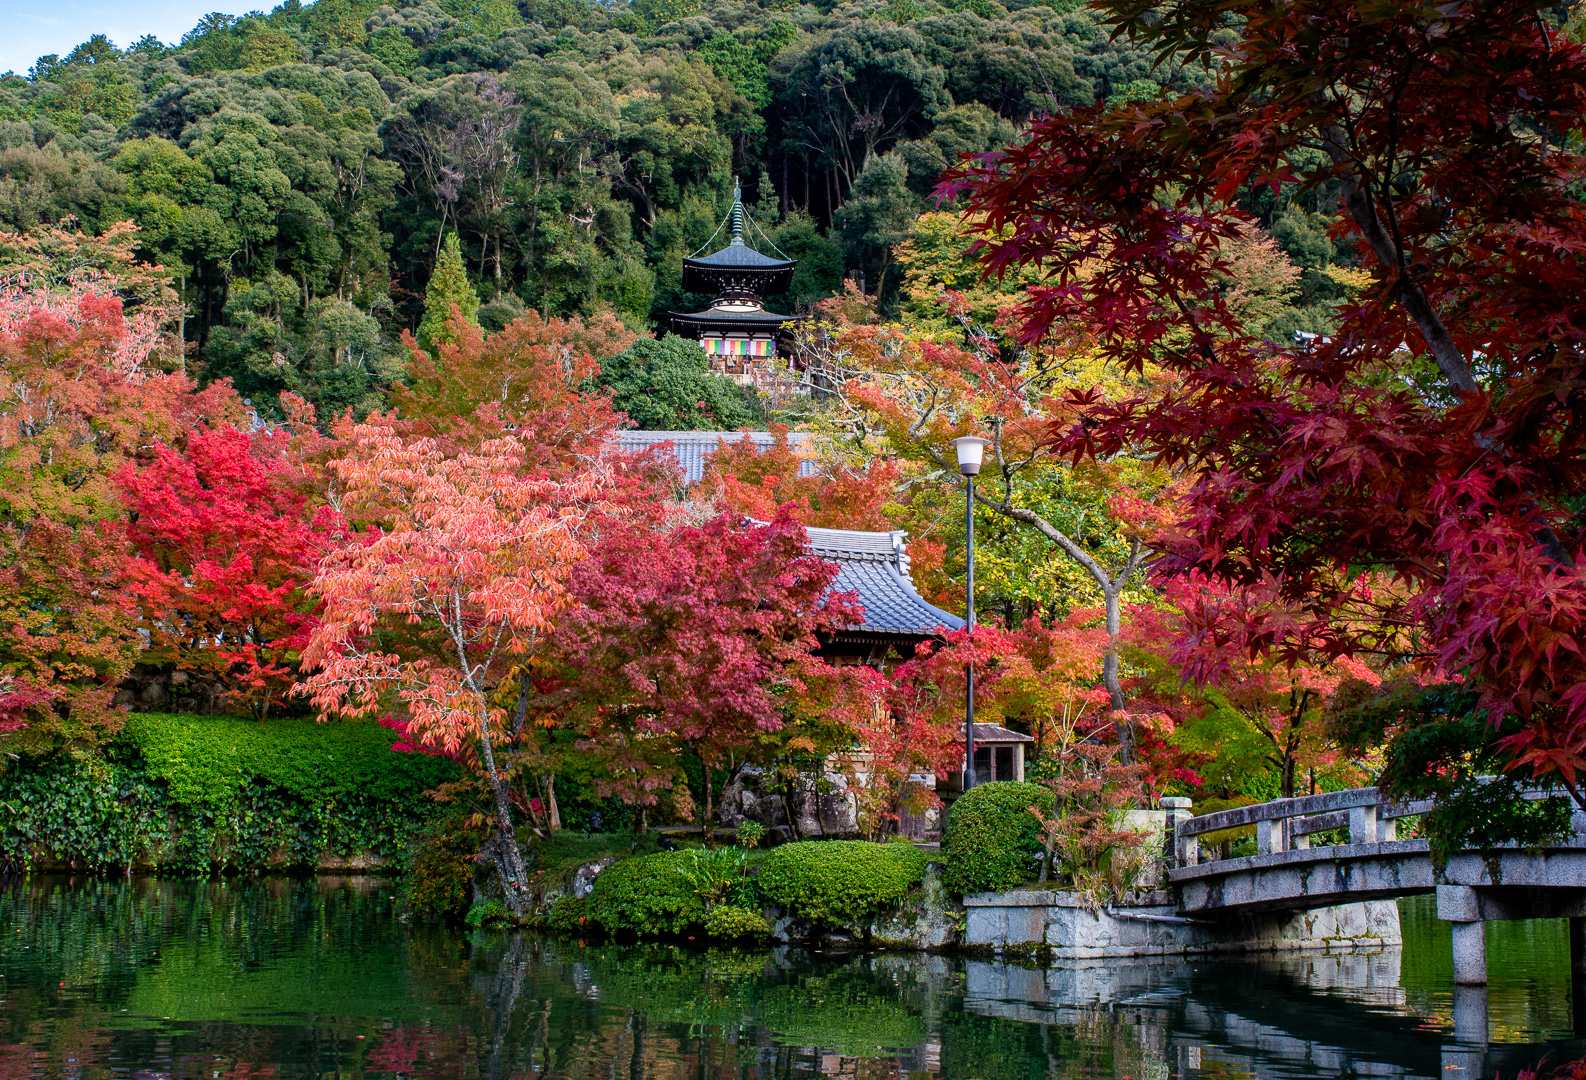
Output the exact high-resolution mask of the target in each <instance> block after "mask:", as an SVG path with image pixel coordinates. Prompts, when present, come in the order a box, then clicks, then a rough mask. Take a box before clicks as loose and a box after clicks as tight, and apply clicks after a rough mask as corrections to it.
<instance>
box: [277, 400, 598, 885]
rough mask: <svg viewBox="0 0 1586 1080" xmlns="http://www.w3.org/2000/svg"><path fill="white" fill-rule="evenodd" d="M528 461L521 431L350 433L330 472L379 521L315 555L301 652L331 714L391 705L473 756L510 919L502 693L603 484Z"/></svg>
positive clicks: (420, 731)
mask: <svg viewBox="0 0 1586 1080" xmlns="http://www.w3.org/2000/svg"><path fill="white" fill-rule="evenodd" d="M529 456H530V451H529V450H528V449H527V448H525V447H524V445H523V444H522V443H521V442H520V441H519V440H518V439H517V438H514V437H513V436H511V435H497V436H495V437H490V438H482V439H480V440H478V441H477V442H476V443H474V444H473V445H471V446H469V447H467V448H466V449H462V450H451V449H448V448H446V447H443V446H442V445H441V444H440V443H439V442H437V441H436V440H434V439H430V438H412V437H405V436H404V435H402V434H400V433H399V432H398V431H397V430H395V429H394V428H393V426H392V425H391V423H390V422H389V421H387V420H382V419H378V418H376V419H374V420H372V421H371V422H370V423H367V424H363V425H359V426H357V427H355V428H354V429H353V431H352V433H351V445H350V448H349V452H348V453H347V454H346V455H345V456H343V457H340V458H338V459H335V460H333V461H331V462H330V471H331V474H332V476H333V477H334V478H335V479H336V480H337V481H338V482H339V484H340V485H341V487H342V488H343V492H342V497H341V502H342V505H343V507H344V508H345V509H346V510H347V512H348V514H349V516H351V517H355V518H357V517H362V518H364V519H366V520H372V521H374V522H377V524H375V525H373V526H372V527H370V528H369V529H368V530H367V532H366V534H365V535H363V536H361V537H359V538H358V539H357V540H356V542H350V543H348V544H346V545H345V546H343V547H341V548H339V549H338V550H335V551H333V552H332V553H331V554H330V555H328V556H327V557H326V558H325V560H324V561H323V562H322V563H321V565H320V569H319V573H318V575H317V576H316V578H315V579H314V584H313V587H312V589H313V592H314V594H315V595H316V596H318V597H319V598H320V600H321V601H322V602H323V604H324V608H323V612H322V616H321V621H320V624H319V626H317V627H316V628H315V630H314V633H313V636H312V638H311V639H310V641H309V643H308V645H307V647H306V649H305V650H304V653H303V666H304V669H305V670H312V672H313V673H312V674H311V675H310V676H309V678H308V679H307V680H306V682H304V683H303V684H302V685H301V686H300V687H299V692H300V693H302V694H304V695H306V696H308V697H310V698H311V699H312V701H313V703H314V705H315V706H316V707H317V708H319V710H320V712H321V716H322V717H323V716H324V715H326V714H328V713H340V714H343V715H348V716H367V715H370V714H372V713H374V712H376V711H378V710H380V709H381V708H383V707H385V706H388V705H389V704H391V703H392V701H393V700H394V701H395V702H397V703H400V705H402V706H403V707H405V709H406V711H407V713H408V715H409V717H410V718H411V719H410V721H409V723H408V727H407V736H408V738H409V739H410V740H417V741H418V743H419V744H421V745H425V746H429V747H433V748H436V749H440V750H442V751H445V752H448V753H452V754H462V755H463V756H464V757H465V758H468V757H470V756H475V755H476V760H477V762H478V764H479V765H480V766H481V768H482V770H483V772H484V776H485V779H486V781H487V783H488V785H489V788H490V792H491V795H492V797H493V799H494V804H495V818H496V820H495V825H496V828H497V830H498V832H497V835H498V852H497V858H498V865H499V866H500V869H501V876H502V880H503V882H504V883H505V887H506V898H507V903H508V906H509V907H510V908H511V909H512V910H513V912H514V913H515V914H522V913H523V911H524V910H525V909H526V904H527V893H526V889H527V884H528V878H527V875H526V871H525V868H524V864H523V857H522V853H521V852H520V851H519V849H518V846H517V842H516V839H515V837H514V833H513V813H512V802H511V796H510V793H509V790H508V783H509V780H510V776H509V775H508V772H507V770H505V769H504V768H502V767H500V765H499V763H498V761H497V752H496V751H497V746H498V744H499V743H500V742H501V740H502V739H503V737H504V735H505V733H506V726H507V722H508V721H507V717H506V714H505V710H504V709H503V708H501V707H500V706H499V705H498V704H496V703H495V702H494V701H493V698H492V692H493V691H494V689H495V688H496V687H497V686H498V685H499V684H500V683H501V682H502V680H504V679H506V678H508V677H510V673H511V670H512V668H513V666H514V665H515V663H516V662H518V661H520V660H521V658H522V657H523V656H524V655H525V654H527V653H528V652H529V651H530V649H531V647H532V646H533V644H534V642H535V640H536V639H537V637H538V636H539V635H540V634H541V633H542V632H543V631H545V630H546V629H547V628H548V627H549V626H550V625H551V623H552V621H553V619H555V617H556V616H557V614H558V612H559V611H560V610H561V608H562V607H563V605H564V603H565V602H566V597H567V592H566V581H567V578H568V575H569V574H570V572H571V571H572V568H573V566H574V565H575V564H576V563H577V562H578V561H579V560H580V559H581V558H582V557H583V555H584V548H583V545H582V544H581V543H580V541H579V537H578V532H579V525H580V523H581V521H582V520H583V519H584V517H585V516H586V515H587V514H588V513H589V511H590V510H591V509H592V508H593V507H594V506H596V505H597V501H598V499H599V496H600V495H601V493H602V488H603V479H602V478H601V477H600V476H598V475H594V474H583V475H579V476H577V477H574V478H572V479H568V480H562V481H555V480H548V479H544V478H540V477H535V476H531V475H528V474H527V469H526V462H527V460H528V458H529Z"/></svg>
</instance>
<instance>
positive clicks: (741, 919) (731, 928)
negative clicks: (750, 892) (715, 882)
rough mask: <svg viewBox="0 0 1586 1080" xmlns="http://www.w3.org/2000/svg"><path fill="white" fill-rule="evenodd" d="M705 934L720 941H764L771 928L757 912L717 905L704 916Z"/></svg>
mask: <svg viewBox="0 0 1586 1080" xmlns="http://www.w3.org/2000/svg"><path fill="white" fill-rule="evenodd" d="M705 933H707V934H709V935H710V936H711V937H713V938H717V939H719V940H721V941H764V940H765V939H766V938H768V937H770V936H771V928H770V927H769V926H767V925H766V924H765V919H763V918H761V916H760V913H759V912H758V911H750V910H749V909H748V908H741V907H737V906H735V905H733V904H719V905H717V906H716V907H714V908H712V909H711V911H710V914H709V915H706V916H705Z"/></svg>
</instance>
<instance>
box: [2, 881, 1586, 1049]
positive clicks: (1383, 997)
mask: <svg viewBox="0 0 1586 1080" xmlns="http://www.w3.org/2000/svg"><path fill="white" fill-rule="evenodd" d="M395 906H396V905H395V898H394V895H393V891H392V889H391V886H390V884H389V883H386V882H382V881H379V880H375V879H359V878H344V879H320V880H317V881H315V880H281V879H276V880H261V881H228V882H182V881H174V882H173V881H154V880H143V879H136V880H132V881H97V880H90V881H81V880H78V881H68V880H64V879H52V878H39V877H34V878H31V879H28V880H22V881H18V880H15V879H13V880H11V881H10V882H9V883H7V884H5V885H3V886H0V1022H3V1026H0V1080H35V1078H40V1080H42V1078H48V1080H275V1078H279V1080H299V1078H307V1077H329V1076H334V1077H337V1078H362V1077H369V1078H371V1080H373V1078H380V1080H385V1078H392V1080H420V1078H424V1080H428V1078H434V1080H476V1078H477V1080H541V1078H547V1080H548V1078H569V1080H571V1078H583V1077H590V1078H594V1077H624V1078H628V1080H638V1078H648V1077H666V1078H672V1077H676V1078H684V1077H688V1078H756V1080H759V1078H765V1080H771V1078H776V1080H783V1078H795V1077H813V1076H851V1077H863V1078H899V1080H901V1078H904V1077H910V1078H913V1077H944V1078H949V1080H974V1078H978V1080H1002V1078H1009V1080H1014V1078H1018V1080H1027V1078H1028V1080H1033V1078H1037V1077H1054V1078H1056V1077H1063V1078H1067V1077H1106V1078H1110V1080H1198V1078H1200V1077H1203V1076H1204V1077H1213V1076H1215V1077H1243V1076H1249V1077H1319V1076H1326V1077H1335V1076H1351V1077H1352V1076H1371V1077H1377V1076H1381V1077H1443V1078H1448V1080H1469V1078H1471V1077H1475V1076H1492V1075H1494V1074H1496V1073H1502V1075H1504V1076H1513V1075H1514V1073H1515V1072H1516V1070H1517V1069H1519V1068H1521V1067H1524V1066H1527V1065H1530V1064H1533V1063H1535V1062H1536V1061H1537V1060H1538V1059H1540V1058H1541V1057H1543V1056H1544V1055H1551V1057H1552V1060H1554V1061H1559V1060H1563V1059H1565V1058H1570V1057H1579V1056H1581V1055H1582V1054H1586V1041H1582V1040H1579V1039H1577V1037H1576V1031H1577V1027H1576V1024H1577V1020H1576V1018H1575V1017H1574V1016H1573V1015H1572V1007H1571V1005H1572V994H1571V991H1570V986H1569V956H1568V946H1567V943H1566V939H1565V934H1564V928H1563V925H1562V924H1561V923H1548V922H1537V923H1523V924H1502V925H1494V926H1491V927H1489V943H1488V955H1489V966H1490V969H1491V972H1492V979H1493V982H1492V985H1491V987H1490V988H1489V990H1488V991H1487V993H1486V999H1487V1001H1486V1006H1487V1011H1486V1016H1487V1032H1486V1037H1487V1045H1486V1046H1484V1047H1483V1046H1476V1045H1471V1044H1470V1041H1469V1028H1468V1026H1467V1028H1466V1029H1464V1030H1463V1031H1462V1032H1456V1030H1455V1024H1454V1019H1455V1006H1456V998H1455V995H1454V993H1453V989H1452V986H1451V979H1450V959H1449V944H1448V928H1447V925H1446V924H1442V923H1438V922H1437V921H1436V920H1435V919H1433V918H1432V913H1431V908H1430V905H1429V903H1427V902H1426V901H1424V900H1417V901H1412V902H1407V903H1406V904H1405V905H1404V914H1405V938H1406V943H1405V947H1404V948H1403V950H1402V951H1401V950H1398V949H1392V950H1384V951H1380V952H1374V953H1369V954H1364V953H1363V954H1349V955H1343V956H1326V955H1314V954H1313V955H1306V954H1295V955H1290V956H1284V957H1270V956H1269V957H1265V958H1253V959H1242V960H1221V961H1215V962H1212V961H1205V960H1199V961H1195V962H1177V961H1105V962H1093V963H1085V964H1079V965H1066V966H1062V967H1056V968H1052V969H1050V970H1045V971H1042V970H1031V969H1028V968H1024V967H1020V966H1017V965H1013V964H1005V963H992V962H985V961H976V960H964V959H961V958H955V957H936V956H915V955H898V954H866V955H859V956H853V955H846V956H845V955H837V954H821V953H813V954H812V953H809V952H805V951H802V950H792V949H776V950H770V951H759V952H740V951H732V950H714V949H710V950H707V949H694V948H691V947H685V946H682V945H679V946H671V947H669V946H666V945H640V946H620V945H612V944H581V943H578V942H574V941H566V940H550V939H543V938H537V937H533V936H528V935H506V934H486V933H477V934H469V933H466V932H461V931H454V930H447V929H442V928H431V927H409V926H407V925H405V924H403V923H402V922H401V921H400V920H398V919H397V918H395V917H394V915H393V912H394V910H395ZM1469 1005H1470V1001H1469V999H1468V997H1467V998H1466V999H1464V1003H1463V1006H1462V1007H1464V1008H1466V1009H1467V1010H1468V1008H1469ZM1468 1015H1469V1014H1468V1012H1467V1013H1466V1016H1467V1019H1468ZM1462 1039H1463V1041H1462Z"/></svg>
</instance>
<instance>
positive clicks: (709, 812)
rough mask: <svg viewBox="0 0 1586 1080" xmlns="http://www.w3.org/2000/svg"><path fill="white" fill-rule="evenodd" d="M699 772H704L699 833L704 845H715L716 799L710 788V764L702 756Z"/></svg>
mask: <svg viewBox="0 0 1586 1080" xmlns="http://www.w3.org/2000/svg"><path fill="white" fill-rule="evenodd" d="M699 768H700V772H701V773H703V774H704V778H705V782H704V784H703V785H702V786H703V787H704V789H705V805H704V807H703V808H702V814H701V817H700V819H699V827H700V835H701V836H702V837H703V838H704V841H705V846H706V847H715V846H716V800H715V798H714V796H715V792H714V791H712V790H711V783H710V765H709V764H708V763H707V762H706V761H705V759H704V758H700V759H699Z"/></svg>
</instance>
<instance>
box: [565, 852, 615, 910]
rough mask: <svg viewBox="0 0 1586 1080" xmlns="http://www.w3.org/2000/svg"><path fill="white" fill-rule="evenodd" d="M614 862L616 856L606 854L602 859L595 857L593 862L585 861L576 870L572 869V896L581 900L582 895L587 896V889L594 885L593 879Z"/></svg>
mask: <svg viewBox="0 0 1586 1080" xmlns="http://www.w3.org/2000/svg"><path fill="white" fill-rule="evenodd" d="M616 862H617V857H616V856H615V855H607V856H606V857H605V858H603V859H596V860H595V861H594V862H587V863H585V864H584V865H582V866H580V867H579V868H578V869H577V870H574V871H573V881H572V886H571V887H572V893H573V896H575V897H577V898H578V899H579V900H582V899H583V898H584V897H586V896H588V895H589V891H590V890H591V889H593V888H594V887H595V879H596V878H598V877H599V876H600V875H601V874H603V873H605V872H606V870H607V869H608V868H609V867H611V866H613V865H614V864H615V863H616Z"/></svg>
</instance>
